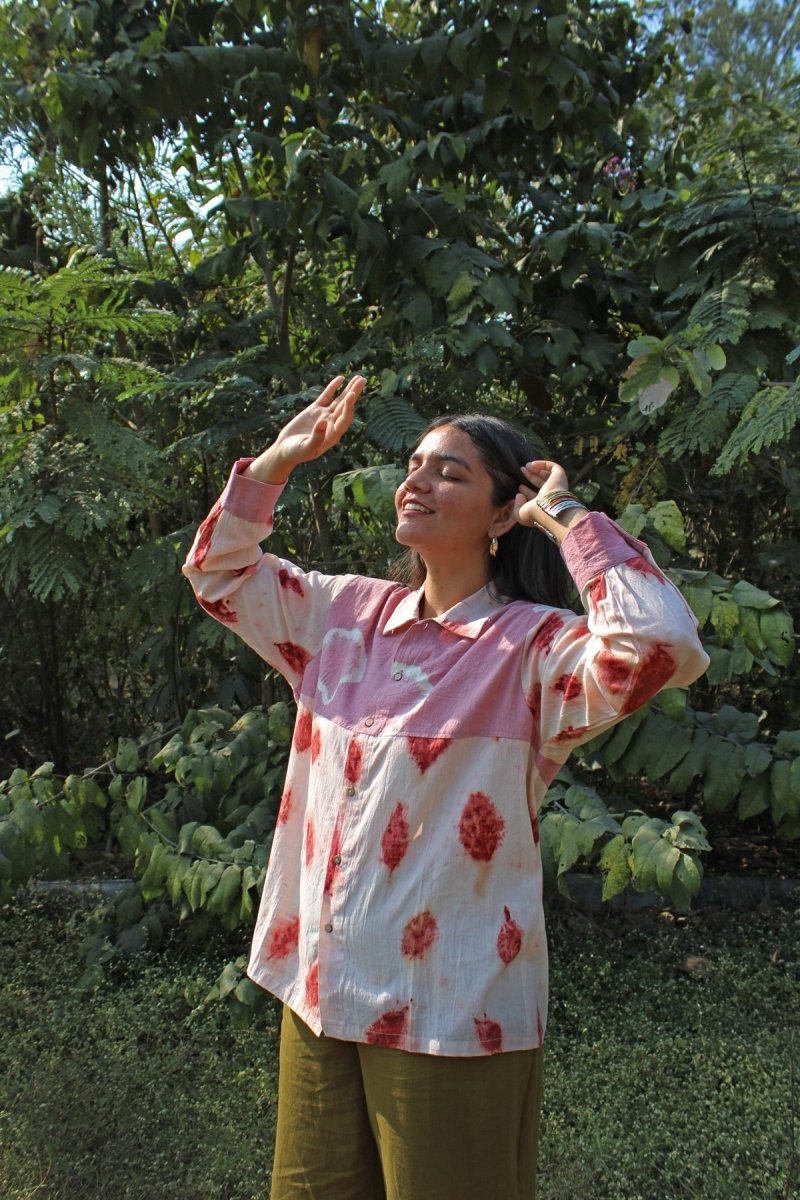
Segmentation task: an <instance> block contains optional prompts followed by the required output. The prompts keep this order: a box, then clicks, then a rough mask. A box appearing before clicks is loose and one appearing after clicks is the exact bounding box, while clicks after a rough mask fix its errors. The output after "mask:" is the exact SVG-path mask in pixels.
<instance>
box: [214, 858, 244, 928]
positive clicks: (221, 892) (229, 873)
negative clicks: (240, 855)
mask: <svg viewBox="0 0 800 1200" xmlns="http://www.w3.org/2000/svg"><path fill="white" fill-rule="evenodd" d="M241 885H242V869H241V867H237V866H234V865H233V864H231V865H230V866H228V867H225V869H224V871H223V872H222V874H221V876H220V878H219V882H218V883H217V884H216V886H215V887H214V890H213V892H212V893H211V897H210V899H209V901H208V911H209V912H211V913H213V914H214V915H215V916H217V917H221V916H224V914H225V913H226V912H227V911H228V910H229V909H230V908H232V907H233V906H234V904H235V905H236V910H237V915H238V909H239V901H240V892H241Z"/></svg>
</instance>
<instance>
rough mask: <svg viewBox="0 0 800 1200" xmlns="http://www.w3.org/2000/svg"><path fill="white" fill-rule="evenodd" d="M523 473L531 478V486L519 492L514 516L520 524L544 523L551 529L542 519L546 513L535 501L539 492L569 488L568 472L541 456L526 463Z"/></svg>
mask: <svg viewBox="0 0 800 1200" xmlns="http://www.w3.org/2000/svg"><path fill="white" fill-rule="evenodd" d="M522 474H523V475H524V476H525V478H526V479H527V480H529V482H530V485H531V486H530V487H521V488H520V489H519V491H518V492H517V498H516V500H515V501H514V516H515V517H516V518H517V521H518V522H519V524H520V525H529V526H531V527H533V526H534V525H544V526H545V528H547V529H549V528H550V526H549V524H548V525H545V522H544V521H543V520H542V517H543V516H544V513H543V512H542V510H541V509H540V508H539V506H538V504H536V502H535V501H536V496H537V495H538V494H539V492H552V491H553V490H554V489H556V488H558V489H559V490H561V489H566V490H569V480H568V479H567V472H566V471H565V470H564V468H563V467H561V466H559V464H558V463H554V462H548V461H547V459H543V458H539V459H536V460H535V461H534V462H529V463H526V464H525V466H524V467H523V468H522Z"/></svg>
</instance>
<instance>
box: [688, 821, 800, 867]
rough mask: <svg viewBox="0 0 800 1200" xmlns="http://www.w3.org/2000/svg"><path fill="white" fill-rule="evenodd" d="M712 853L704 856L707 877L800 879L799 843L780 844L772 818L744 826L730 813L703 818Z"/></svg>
mask: <svg viewBox="0 0 800 1200" xmlns="http://www.w3.org/2000/svg"><path fill="white" fill-rule="evenodd" d="M703 823H704V824H705V826H706V829H707V831H708V840H709V841H710V843H711V852H710V853H708V854H704V855H703V871H704V874H706V875H751V876H769V877H770V878H772V879H800V840H797V841H794V842H780V841H778V840H777V838H776V836H775V829H774V826H773V825H772V821H771V820H770V819H766V820H763V821H759V820H758V818H756V819H753V820H751V821H748V822H746V823H742V822H741V821H739V820H737V819H736V818H735V817H731V816H729V815H728V814H725V813H720V814H716V815H714V814H708V813H705V814H704V815H703Z"/></svg>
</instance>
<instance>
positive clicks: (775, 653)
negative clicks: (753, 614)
mask: <svg viewBox="0 0 800 1200" xmlns="http://www.w3.org/2000/svg"><path fill="white" fill-rule="evenodd" d="M759 626H760V629H761V637H762V638H763V641H764V645H765V646H766V648H767V652H768V654H769V656H770V658H771V659H772V661H773V662H774V663H777V665H778V666H781V667H787V666H788V665H789V663H790V662H791V661H792V658H793V657H794V652H795V645H794V627H793V625H792V619H791V617H790V616H789V614H788V613H787V612H785V611H784V610H783V609H782V608H773V609H770V610H768V611H767V612H762V614H761V618H760V621H759Z"/></svg>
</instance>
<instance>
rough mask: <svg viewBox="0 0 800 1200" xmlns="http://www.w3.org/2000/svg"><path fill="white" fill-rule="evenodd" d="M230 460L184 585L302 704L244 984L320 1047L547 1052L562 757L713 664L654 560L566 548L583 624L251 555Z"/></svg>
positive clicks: (593, 536)
mask: <svg viewBox="0 0 800 1200" xmlns="http://www.w3.org/2000/svg"><path fill="white" fill-rule="evenodd" d="M249 462H250V460H249V459H248V460H242V461H240V462H239V463H237V464H236V467H235V468H234V471H233V473H232V474H231V478H230V480H229V481H228V485H227V487H226V488H225V491H224V492H223V494H222V497H221V498H220V500H219V501H218V502H217V503H216V504H215V505H214V507H213V509H212V511H211V513H210V514H209V516H208V517H207V518H206V520H205V521H204V522H203V524H202V525H201V527H200V530H199V532H198V534H197V537H196V539H195V543H194V545H193V547H192V550H191V551H190V553H189V557H188V560H187V563H186V566H185V567H184V571H185V573H186V575H187V576H188V577H189V579H190V580H191V583H192V586H193V587H194V589H195V592H196V594H197V597H198V600H199V602H200V604H201V605H202V606H203V607H204V608H205V609H206V610H207V611H208V612H209V613H211V614H212V615H213V616H214V617H216V618H217V619H218V620H219V621H222V622H223V623H224V624H226V625H228V626H229V627H230V628H231V629H235V630H236V632H237V633H239V634H240V635H241V637H242V638H243V639H244V640H245V641H246V642H247V643H248V644H249V645H250V646H252V647H253V649H254V650H256V651H257V653H258V654H259V655H261V657H262V658H263V659H265V661H266V662H268V663H269V664H270V665H271V666H273V667H275V668H276V669H277V670H278V671H280V672H281V674H282V675H284V676H285V678H286V679H287V680H288V681H289V683H290V684H291V686H292V688H293V690H294V694H295V698H296V699H297V703H298V715H297V724H296V726H295V730H294V736H293V744H292V750H291V756H290V759H289V765H288V771H287V775H286V786H285V790H284V793H283V798H282V800H281V805H280V811H279V814H278V818H277V826H276V830H275V837H274V841H273V845H272V852H271V856H270V862H269V866H268V869H267V875H266V880H265V883H264V890H263V895H262V898H261V907H260V911H259V915H258V921H257V924H256V929H255V934H254V938H253V947H252V954H251V958H250V964H249V968H248V973H249V975H250V977H251V978H252V979H254V980H255V981H256V983H258V984H260V985H261V986H262V987H264V988H267V989H268V990H269V991H271V992H273V993H274V994H275V995H276V996H278V997H280V999H282V1000H283V1001H284V1002H285V1003H286V1004H288V1005H289V1007H290V1008H292V1009H293V1010H294V1011H295V1012H296V1013H297V1014H298V1015H299V1016H300V1017H301V1018H302V1019H303V1020H304V1021H305V1022H306V1023H307V1024H308V1025H309V1026H310V1027H311V1029H313V1030H314V1031H315V1032H316V1033H318V1034H319V1033H323V1032H324V1033H325V1035H327V1036H329V1037H336V1038H342V1039H345V1040H349V1041H356V1042H369V1043H374V1044H378V1045H384V1046H394V1047H399V1048H400V1049H404V1050H410V1051H418V1052H423V1053H426V1054H442V1055H479V1054H484V1053H486V1054H494V1053H497V1052H499V1051H507V1050H522V1049H527V1048H529V1047H533V1046H538V1045H540V1044H541V1043H542V1040H543V1038H544V1031H545V1025H546V1021H547V946H546V941H545V930H544V917H543V911H542V867H541V857H540V852H539V829H538V818H537V813H538V809H539V805H540V803H541V801H542V798H543V796H544V794H545V792H546V790H547V787H548V785H549V784H550V782H551V780H552V779H553V776H554V775H555V774H556V772H557V770H558V768H559V766H560V765H561V764H562V763H563V762H564V761H565V759H566V758H567V757H568V755H569V754H570V752H571V751H572V749H573V748H574V747H575V746H577V745H579V744H580V743H581V742H583V741H586V740H588V739H589V738H591V737H594V736H595V735H596V734H597V733H599V732H600V731H601V730H602V729H604V728H606V727H607V726H609V725H611V724H612V723H613V722H615V721H618V720H619V719H620V718H622V717H624V716H625V715H626V714H628V713H631V712H633V710H634V709H636V708H637V707H639V706H640V705H641V704H643V703H644V702H645V701H646V700H648V699H649V698H650V697H651V696H652V695H654V693H655V692H657V691H659V690H660V689H661V688H663V687H665V686H667V685H670V686H672V687H680V686H685V685H687V684H689V683H691V682H692V681H693V680H694V679H696V678H697V677H698V676H699V675H700V674H702V672H703V671H704V670H705V669H706V667H707V665H708V658H707V656H706V654H705V652H704V651H703V649H702V646H701V644H700V642H699V640H698V637H697V630H696V622H695V619H694V617H693V615H692V613H691V611H690V609H689V608H688V606H687V604H686V603H685V601H684V600H683V598H682V597H681V595H680V593H679V592H678V591H677V590H676V589H675V588H674V587H673V586H672V584H671V583H670V582H669V581H668V580H666V579H665V577H664V576H663V575H662V573H661V572H660V571H659V570H658V568H657V567H656V566H655V564H654V563H653V560H652V557H651V556H650V553H649V551H648V550H647V548H646V546H645V545H644V543H642V542H639V541H637V540H636V539H635V538H632V537H630V536H629V535H628V534H626V533H625V532H623V531H622V530H621V529H619V528H618V527H617V526H616V525H615V524H614V523H613V522H612V521H611V520H610V519H609V518H608V517H606V516H604V515H602V514H599V513H592V514H591V515H589V516H588V517H586V518H584V519H583V520H582V521H580V522H579V523H578V524H577V525H575V526H574V527H573V528H572V529H571V530H570V531H569V533H568V534H567V536H566V537H565V539H564V542H563V545H562V551H563V555H564V559H565V561H566V563H567V566H568V567H569V570H570V572H571V573H572V576H573V578H574V579H575V582H576V584H577V586H578V588H579V590H580V593H581V597H582V599H583V603H584V605H585V606H586V615H582V616H576V615H575V614H574V613H572V612H569V611H561V610H556V609H552V608H548V607H546V606H544V605H537V604H532V603H529V602H527V601H521V600H516V601H511V602H508V603H502V602H500V601H498V600H496V599H494V598H493V597H492V596H491V595H490V593H489V591H488V590H487V589H486V588H484V589H482V590H481V591H479V592H476V593H475V594H474V595H473V596H469V597H468V598H467V599H466V600H463V601H462V602H461V603H460V604H457V605H456V606H455V607H454V608H452V609H450V610H449V612H446V613H444V614H443V615H442V616H440V617H437V618H426V619H420V616H419V613H420V600H421V592H412V591H410V590H409V589H408V588H407V587H404V586H402V585H400V584H397V583H388V582H385V581H384V580H380V579H367V578H363V577H360V576H355V575H341V576H330V575H323V574H319V573H318V572H316V571H310V572H304V571H302V570H300V569H299V568H298V567H297V566H294V565H293V564H292V563H290V562H287V561H285V560H283V559H280V558H277V557H275V556H274V555H270V554H264V553H263V552H262V551H261V548H260V543H261V541H262V540H263V539H264V538H265V537H266V536H267V535H268V534H269V532H270V531H271V529H272V512H273V507H274V505H275V502H276V501H277V499H278V496H279V495H280V492H281V490H282V489H281V488H280V487H275V486H271V485H269V484H262V483H259V482H258V481H256V480H254V479H251V478H250V477H249V476H245V475H242V474H241V472H242V471H243V470H244V469H245V468H246V466H247V465H248V463H249Z"/></svg>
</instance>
